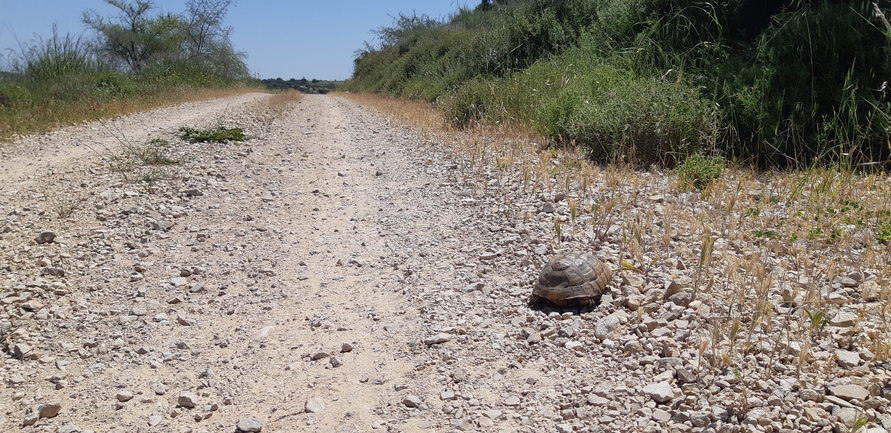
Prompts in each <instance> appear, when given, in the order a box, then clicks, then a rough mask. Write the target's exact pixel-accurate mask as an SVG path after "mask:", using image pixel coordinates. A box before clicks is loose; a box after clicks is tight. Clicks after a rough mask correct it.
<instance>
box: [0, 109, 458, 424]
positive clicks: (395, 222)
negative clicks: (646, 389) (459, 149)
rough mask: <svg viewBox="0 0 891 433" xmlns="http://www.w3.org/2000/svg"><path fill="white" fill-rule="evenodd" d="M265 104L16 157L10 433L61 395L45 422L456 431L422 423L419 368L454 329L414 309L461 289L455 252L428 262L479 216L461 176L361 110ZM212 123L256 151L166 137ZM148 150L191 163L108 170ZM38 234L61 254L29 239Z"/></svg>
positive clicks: (111, 131) (8, 204)
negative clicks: (134, 150) (229, 128)
mask: <svg viewBox="0 0 891 433" xmlns="http://www.w3.org/2000/svg"><path fill="white" fill-rule="evenodd" d="M258 98H260V99H262V98H263V97H262V96H258V95H247V96H242V97H238V98H231V99H230V100H219V101H212V102H208V103H196V104H189V105H188V106H179V107H172V108H168V109H163V110H158V111H155V112H150V113H141V114H139V115H136V116H132V117H129V118H123V119H118V120H117V121H115V122H113V123H108V122H106V123H104V124H93V125H87V126H84V127H79V128H73V129H69V130H64V131H59V132H55V133H51V134H48V135H46V136H41V137H31V138H29V139H28V140H26V141H25V142H22V143H17V144H15V145H12V146H9V147H6V148H4V165H3V171H2V177H3V178H2V182H0V184H2V185H3V187H2V190H0V197H3V198H2V205H3V206H4V208H5V209H10V210H11V212H10V216H9V217H8V218H7V220H6V221H5V224H4V226H3V227H4V235H3V237H2V238H0V241H2V244H0V245H2V247H3V252H4V256H3V258H4V261H3V265H4V269H5V270H6V271H7V272H8V273H7V274H6V275H5V278H4V282H3V284H4V286H3V287H4V290H5V291H6V293H4V299H3V303H4V306H5V308H6V312H5V313H4V315H3V316H2V317H3V319H4V320H3V326H4V328H3V330H4V333H5V335H4V336H5V337H6V339H7V340H8V341H7V343H8V344H7V345H8V348H9V350H10V352H11V353H10V355H11V356H10V358H9V359H8V361H7V363H6V366H5V371H4V373H3V379H4V382H5V383H7V384H9V385H10V386H8V387H7V388H5V390H4V392H3V395H2V397H3V398H2V399H0V401H3V402H5V403H2V409H3V411H4V417H3V418H0V421H2V424H3V425H4V426H6V427H8V428H12V429H15V428H18V427H19V426H22V424H23V422H24V423H25V424H31V423H32V422H33V421H34V419H33V418H35V417H34V415H33V414H32V413H31V412H32V411H36V409H32V408H33V407H35V406H39V405H41V404H54V403H61V406H62V410H61V412H60V414H59V415H58V416H56V417H51V418H39V420H37V422H36V427H33V428H37V429H39V430H45V429H49V430H51V431H55V429H56V428H57V426H66V425H68V424H72V425H76V426H77V428H81V429H84V430H88V429H89V430H94V431H136V430H157V431H188V430H189V429H190V428H191V429H197V430H199V431H200V430H207V431H231V430H233V429H234V426H235V425H236V423H237V421H238V420H239V419H240V418H242V417H256V418H258V419H260V420H262V421H263V422H264V423H265V427H264V428H265V429H266V430H271V431H299V430H310V431H335V430H336V431H366V430H368V429H369V428H394V429H397V430H400V431H403V430H404V431H413V430H418V429H419V428H420V427H423V428H430V427H433V426H436V425H448V418H445V420H443V419H439V418H441V417H440V416H439V415H434V416H432V417H431V416H429V415H430V411H429V410H428V409H429V408H430V406H431V405H430V404H428V403H425V400H427V399H430V400H433V399H434V398H433V396H434V395H438V392H439V391H438V389H434V388H431V387H433V386H435V383H431V382H430V380H429V375H430V369H429V368H428V365H427V364H429V363H430V361H429V358H430V356H429V355H424V356H421V355H420V354H422V353H423V352H424V351H426V350H427V348H426V347H427V346H426V345H425V344H423V340H424V339H425V338H427V337H429V336H430V335H435V331H445V332H448V333H444V334H442V335H441V336H440V337H438V338H439V340H449V339H451V338H453V337H455V333H456V332H457V331H456V330H455V329H454V328H450V329H441V328H442V327H431V326H424V325H425V323H428V322H430V321H429V320H425V319H424V318H422V314H421V312H420V311H423V310H425V309H427V308H428V307H429V305H430V304H431V302H433V303H437V302H440V301H441V299H438V298H437V299H435V300H432V299H424V297H425V296H426V293H424V292H423V290H422V289H421V288H420V287H419V286H416V285H414V284H413V283H417V284H420V285H421V286H425V285H426V286H431V287H441V286H443V285H454V286H461V287H463V286H466V285H467V283H468V282H467V281H462V278H461V276H459V275H456V274H459V273H461V272H455V271H454V270H452V266H451V265H450V260H449V259H448V256H449V253H447V252H446V251H436V252H435V253H433V252H428V251H426V250H427V249H429V248H430V247H436V246H437V245H438V244H439V243H440V242H442V241H448V239H447V238H440V237H437V232H442V231H444V230H445V231H448V232H451V231H452V230H453V229H454V228H458V227H461V226H462V225H466V224H465V223H466V221H465V223H462V222H461V218H465V219H466V217H467V216H469V213H467V212H460V207H459V208H458V211H457V212H456V211H455V209H452V208H451V204H453V203H452V202H454V201H455V200H454V197H455V196H454V195H453V191H449V187H451V186H454V185H455V174H456V172H457V166H456V165H455V164H451V163H447V162H443V161H442V160H441V158H442V155H440V154H438V153H437V151H436V150H434V149H433V148H430V149H426V148H425V146H426V144H425V143H423V141H422V139H421V138H419V137H418V136H417V135H416V134H415V133H414V132H412V131H409V130H405V129H403V128H397V127H391V126H388V123H389V122H386V123H383V119H381V118H379V117H376V116H374V115H371V114H369V113H368V112H366V111H363V110H361V109H360V108H359V107H357V106H355V105H354V104H351V103H349V102H346V101H343V100H339V99H336V98H330V97H307V98H305V99H304V101H303V102H302V103H300V104H299V106H298V107H297V108H295V109H293V110H292V111H291V112H290V113H289V114H288V116H287V117H286V118H283V119H280V120H277V121H273V122H269V121H268V119H266V120H267V121H262V120H258V119H260V118H262V117H263V116H262V112H263V109H262V102H261V103H260V104H259V105H257V100H258ZM221 119H222V120H221ZM218 123H225V124H233V125H235V124H237V125H242V126H245V129H246V130H247V132H248V134H249V135H253V136H254V139H253V140H250V141H249V142H248V144H247V145H245V146H233V145H226V146H220V145H212V146H210V145H209V146H201V145H197V144H186V143H182V144H179V143H181V142H176V140H177V139H176V138H175V137H173V132H175V131H176V129H177V128H178V127H179V126H199V127H201V126H207V125H214V124H218ZM156 137H161V138H164V139H168V140H170V141H174V142H175V143H174V144H173V146H172V147H174V149H170V150H169V151H170V152H172V154H175V155H178V159H179V160H181V161H183V164H182V165H180V166H176V167H174V168H170V169H167V168H165V169H164V171H163V172H162V173H160V174H155V175H154V177H156V178H157V179H153V180H152V181H151V182H146V181H140V180H139V174H134V172H129V173H128V172H121V171H119V170H114V169H112V168H114V167H110V164H109V161H110V160H112V161H113V160H116V158H123V159H126V157H122V156H121V155H123V154H125V153H126V152H125V149H122V146H123V147H132V146H140V145H141V144H142V143H146V142H147V141H148V140H150V139H151V138H156ZM86 144H89V146H87V145H86ZM142 170H143V171H144V170H145V169H144V168H143V169H142ZM143 179H144V178H143ZM72 196H73V197H78V200H77V201H76V202H75V203H72V202H70V201H66V199H65V197H72ZM66 211H71V212H70V213H71V214H70V215H67V214H66V215H62V214H63V213H67V212H66ZM159 222H160V224H161V225H160V226H159V224H158V223H159ZM165 223H172V227H170V228H169V229H167V230H164V228H163V227H166V226H164V224H165ZM159 227H160V228H159ZM47 230H49V231H53V232H54V233H55V234H56V235H57V236H58V238H56V242H54V243H49V244H35V243H34V241H33V240H32V238H34V236H36V235H37V234H38V233H40V232H42V231H47ZM467 235H468V233H467V232H465V231H464V230H461V231H460V236H461V237H465V236H467ZM444 263H445V264H444ZM461 266H466V267H468V268H471V269H472V268H473V265H472V264H460V265H459V267H458V269H461ZM47 269H60V270H62V271H61V272H60V273H59V274H54V273H53V272H56V271H52V270H49V271H48V270H47ZM62 275H64V276H62ZM428 315H429V313H428ZM25 326H27V328H26V327H25ZM433 328H436V329H433ZM25 329H27V330H25ZM425 333H427V334H430V335H426V334H425ZM439 340H437V341H439ZM440 343H441V341H440ZM17 351H18V352H17ZM22 351H26V352H27V353H20V352H22ZM16 358H18V359H16ZM432 363H433V364H435V361H433V362H432ZM183 392H190V393H191V394H190V395H189V394H187V396H189V397H190V398H195V402H194V404H195V408H188V407H187V406H190V405H191V404H190V403H189V402H188V401H186V402H183V401H180V394H181V393H183ZM458 395H459V396H460V394H458ZM451 398H454V397H449V399H451ZM403 400H405V402H404V401H403ZM436 400H439V398H436ZM468 400H469V399H468ZM308 402H309V403H308ZM183 403H185V406H186V407H184V406H183ZM313 404H315V405H316V406H324V409H321V408H319V407H313V406H312V405H313ZM409 406H419V408H411V407H409ZM425 413H426V415H425V416H418V414H422V415H423V414H425ZM29 417H30V419H29ZM424 418H432V419H433V420H426V421H424V420H422V419H424ZM419 423H420V424H419ZM419 426H420V427H419ZM26 428H32V427H26Z"/></svg>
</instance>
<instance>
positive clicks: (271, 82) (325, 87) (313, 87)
mask: <svg viewBox="0 0 891 433" xmlns="http://www.w3.org/2000/svg"><path fill="white" fill-rule="evenodd" d="M260 81H261V82H262V83H263V85H264V86H266V89H268V90H275V91H280V90H288V89H294V90H297V91H299V92H301V93H316V94H325V93H328V92H331V91H333V90H334V89H335V88H337V86H338V85H340V84H341V83H342V82H343V81H323V80H316V79H312V80H307V79H306V78H301V79H299V80H297V79H294V78H291V79H290V80H283V79H281V78H266V79H263V80H260Z"/></svg>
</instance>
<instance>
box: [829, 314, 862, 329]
mask: <svg viewBox="0 0 891 433" xmlns="http://www.w3.org/2000/svg"><path fill="white" fill-rule="evenodd" d="M858 321H859V318H858V317H857V313H855V312H853V311H850V310H842V311H839V313H838V314H836V315H835V317H833V318H832V320H831V321H830V322H829V325H831V326H837V327H839V328H851V327H854V326H857V322H858Z"/></svg>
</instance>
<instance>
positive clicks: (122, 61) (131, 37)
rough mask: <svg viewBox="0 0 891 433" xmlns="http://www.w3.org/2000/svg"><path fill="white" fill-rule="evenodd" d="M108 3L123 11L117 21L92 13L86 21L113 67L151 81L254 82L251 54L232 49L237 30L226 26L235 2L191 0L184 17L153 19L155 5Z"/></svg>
mask: <svg viewBox="0 0 891 433" xmlns="http://www.w3.org/2000/svg"><path fill="white" fill-rule="evenodd" d="M105 2H106V3H108V4H110V5H111V6H114V7H115V8H117V9H118V16H117V17H103V16H100V15H99V14H98V13H96V12H95V11H92V10H89V11H87V12H85V13H84V16H83V22H84V24H86V25H87V27H89V28H90V29H92V30H94V31H95V32H96V34H97V37H98V50H99V54H101V55H103V56H104V58H106V59H107V60H108V61H109V62H110V63H112V64H114V65H117V66H125V67H126V69H128V70H130V71H132V72H137V73H144V72H147V73H148V74H149V75H151V76H157V75H158V73H159V72H161V73H163V72H167V73H168V74H169V73H177V72H180V73H181V72H182V71H183V70H184V71H185V72H186V73H185V76H186V77H192V78H194V77H197V78H194V79H195V80H196V81H197V82H198V83H199V84H200V85H204V84H203V82H205V81H214V80H215V79H228V80H240V79H246V78H248V77H249V75H250V74H249V71H248V69H247V66H246V65H245V63H244V58H245V54H244V53H242V52H238V51H236V50H235V49H234V48H233V47H232V43H231V42H230V40H229V34H230V33H231V28H225V27H223V26H222V25H223V19H224V18H225V16H226V12H227V10H228V8H229V6H231V5H232V0H189V1H187V2H186V6H187V10H186V12H185V13H183V14H173V13H170V12H162V13H158V14H153V11H154V10H155V9H156V6H155V4H154V2H153V1H152V0H105ZM171 70H174V71H173V72H171Z"/></svg>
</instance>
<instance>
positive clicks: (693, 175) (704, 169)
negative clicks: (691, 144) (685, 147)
mask: <svg viewBox="0 0 891 433" xmlns="http://www.w3.org/2000/svg"><path fill="white" fill-rule="evenodd" d="M675 171H676V172H677V174H678V181H679V182H680V185H681V187H682V188H689V187H691V186H692V187H693V188H696V189H698V190H700V191H702V190H704V189H705V188H706V187H707V186H708V185H709V184H710V183H712V182H714V181H715V180H717V179H718V178H719V177H721V173H722V172H724V158H721V157H720V156H712V157H705V156H703V155H702V154H700V153H697V154H694V155H691V156H690V157H688V158H687V159H686V160H685V161H684V162H683V163H682V164H681V165H679V166H678V167H677V169H676V170H675Z"/></svg>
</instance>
